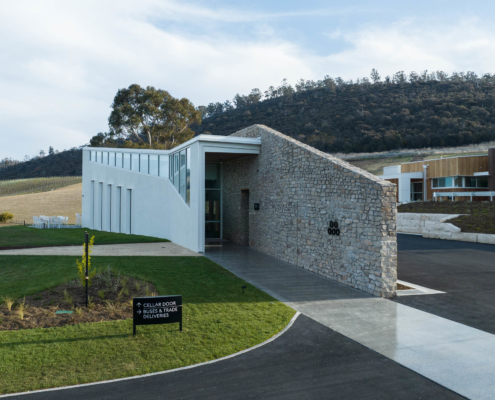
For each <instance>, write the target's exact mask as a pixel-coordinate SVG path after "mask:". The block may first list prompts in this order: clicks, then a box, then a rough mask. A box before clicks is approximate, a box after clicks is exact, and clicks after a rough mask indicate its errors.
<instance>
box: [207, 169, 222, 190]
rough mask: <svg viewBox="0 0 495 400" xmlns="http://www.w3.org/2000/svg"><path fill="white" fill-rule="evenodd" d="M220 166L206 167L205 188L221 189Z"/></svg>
mask: <svg viewBox="0 0 495 400" xmlns="http://www.w3.org/2000/svg"><path fill="white" fill-rule="evenodd" d="M220 176H221V174H220V164H206V165H205V188H206V189H220V185H221V182H220Z"/></svg>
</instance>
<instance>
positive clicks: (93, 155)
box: [91, 150, 96, 162]
mask: <svg viewBox="0 0 495 400" xmlns="http://www.w3.org/2000/svg"><path fill="white" fill-rule="evenodd" d="M91 161H93V162H96V151H94V150H93V151H92V152H91Z"/></svg>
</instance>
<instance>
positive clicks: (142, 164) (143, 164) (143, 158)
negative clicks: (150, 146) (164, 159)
mask: <svg viewBox="0 0 495 400" xmlns="http://www.w3.org/2000/svg"><path fill="white" fill-rule="evenodd" d="M148 167H149V166H148V154H140V155H139V172H142V173H143V174H147V173H148V172H149V171H148Z"/></svg>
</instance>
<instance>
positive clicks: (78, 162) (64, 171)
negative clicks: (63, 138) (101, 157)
mask: <svg viewBox="0 0 495 400" xmlns="http://www.w3.org/2000/svg"><path fill="white" fill-rule="evenodd" d="M81 175H82V150H80V149H71V150H65V151H62V152H60V153H56V154H50V155H47V156H44V157H38V158H33V159H32V160H29V161H25V162H20V163H18V164H15V165H11V166H8V167H5V168H0V181H1V180H5V179H24V178H43V177H49V176H81Z"/></svg>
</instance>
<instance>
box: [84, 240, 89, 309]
mask: <svg viewBox="0 0 495 400" xmlns="http://www.w3.org/2000/svg"><path fill="white" fill-rule="evenodd" d="M88 238H89V235H88V232H86V233H85V235H84V246H85V250H86V308H88V280H89V276H88V257H89V254H88V250H89V239H88Z"/></svg>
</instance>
